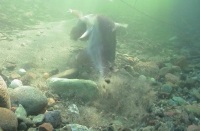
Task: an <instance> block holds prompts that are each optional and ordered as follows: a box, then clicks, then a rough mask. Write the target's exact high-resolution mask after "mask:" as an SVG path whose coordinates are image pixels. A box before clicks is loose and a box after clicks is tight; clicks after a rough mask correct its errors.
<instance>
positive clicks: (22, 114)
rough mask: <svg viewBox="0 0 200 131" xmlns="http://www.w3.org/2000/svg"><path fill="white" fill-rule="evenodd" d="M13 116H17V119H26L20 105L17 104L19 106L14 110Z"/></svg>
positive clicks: (25, 113) (25, 114)
mask: <svg viewBox="0 0 200 131" xmlns="http://www.w3.org/2000/svg"><path fill="white" fill-rule="evenodd" d="M15 115H16V116H17V118H20V119H26V117H27V112H26V110H25V109H24V107H23V106H22V105H21V104H19V106H18V107H17V109H16V110H15Z"/></svg>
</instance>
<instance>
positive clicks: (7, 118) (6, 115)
mask: <svg viewBox="0 0 200 131" xmlns="http://www.w3.org/2000/svg"><path fill="white" fill-rule="evenodd" d="M0 127H1V128H2V130H3V131H17V127H18V121H17V117H16V115H15V114H14V113H13V112H12V111H11V110H9V109H6V108H1V107H0Z"/></svg>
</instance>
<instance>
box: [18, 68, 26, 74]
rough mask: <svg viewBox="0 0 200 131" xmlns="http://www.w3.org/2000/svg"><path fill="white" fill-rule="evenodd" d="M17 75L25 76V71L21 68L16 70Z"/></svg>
mask: <svg viewBox="0 0 200 131" xmlns="http://www.w3.org/2000/svg"><path fill="white" fill-rule="evenodd" d="M18 74H19V75H21V76H22V75H25V74H26V70H25V69H23V68H21V69H19V70H18Z"/></svg>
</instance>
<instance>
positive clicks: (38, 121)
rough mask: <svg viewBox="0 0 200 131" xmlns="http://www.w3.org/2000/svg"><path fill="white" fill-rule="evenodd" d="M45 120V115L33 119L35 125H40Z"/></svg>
mask: <svg viewBox="0 0 200 131" xmlns="http://www.w3.org/2000/svg"><path fill="white" fill-rule="evenodd" d="M43 120H44V114H39V115H37V116H34V117H33V123H35V124H40V123H42V121H43Z"/></svg>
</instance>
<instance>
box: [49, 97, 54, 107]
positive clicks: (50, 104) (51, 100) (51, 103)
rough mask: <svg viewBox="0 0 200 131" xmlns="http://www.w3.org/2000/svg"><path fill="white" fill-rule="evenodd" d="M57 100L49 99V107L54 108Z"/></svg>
mask: <svg viewBox="0 0 200 131" xmlns="http://www.w3.org/2000/svg"><path fill="white" fill-rule="evenodd" d="M55 102H56V101H55V100H54V99H53V98H48V106H52V105H53V104H55Z"/></svg>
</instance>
